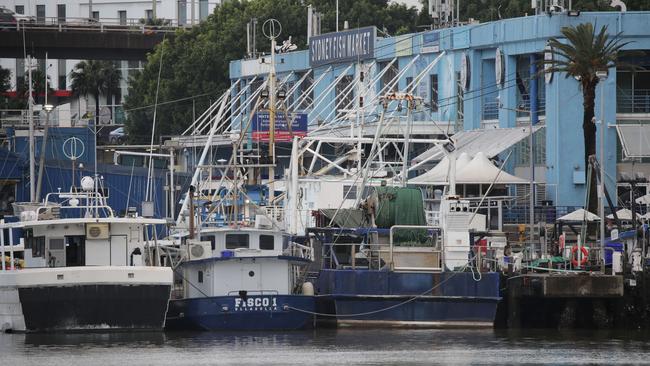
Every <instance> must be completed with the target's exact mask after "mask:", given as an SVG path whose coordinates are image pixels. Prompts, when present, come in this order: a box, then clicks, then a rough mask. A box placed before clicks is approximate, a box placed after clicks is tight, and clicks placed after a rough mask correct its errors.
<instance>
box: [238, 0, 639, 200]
mask: <svg viewBox="0 0 650 366" xmlns="http://www.w3.org/2000/svg"><path fill="white" fill-rule="evenodd" d="M584 22H591V23H593V24H595V25H596V28H599V27H600V26H604V25H606V26H607V27H608V31H609V33H610V34H611V35H615V34H618V33H620V34H621V37H622V38H623V40H624V41H625V42H630V43H629V44H628V45H626V46H625V50H650V26H649V24H650V12H626V13H621V12H598V13H592V12H583V13H581V14H579V15H578V16H569V15H568V14H567V13H553V14H552V15H546V14H544V15H537V16H527V17H522V18H514V19H506V20H500V21H495V22H489V23H482V24H471V25H467V26H462V27H456V28H446V29H440V30H433V31H427V32H423V33H415V34H407V35H402V36H396V37H390V38H380V37H378V36H377V35H376V31H375V30H374V28H372V27H370V28H363V29H360V30H352V31H348V32H347V33H346V32H339V33H338V34H328V35H321V36H317V37H315V38H312V39H311V41H312V42H311V47H312V49H311V50H300V51H295V52H291V53H286V54H279V55H277V57H276V64H277V66H276V70H277V76H278V81H279V83H280V85H282V87H283V88H284V90H287V91H288V92H289V93H288V95H287V99H286V105H287V107H288V109H289V110H294V111H302V112H305V113H307V114H308V116H309V130H310V131H317V130H319V129H322V128H323V126H328V127H327V128H329V129H332V130H337V129H338V130H339V131H345V130H346V129H348V128H349V127H347V126H349V124H350V123H355V122H354V121H355V120H354V118H352V119H351V118H346V117H345V114H346V113H347V112H346V111H349V110H351V109H359V108H361V107H363V108H365V109H364V113H363V115H364V116H366V118H368V119H371V118H372V116H373V115H374V116H376V115H377V111H378V110H379V109H378V108H380V107H376V108H375V107H374V105H379V103H377V99H378V96H379V95H380V94H384V93H385V92H386V91H391V90H395V91H405V90H407V88H408V89H409V91H411V92H412V93H414V94H415V95H417V96H419V97H421V98H422V99H423V101H424V103H425V107H424V108H420V109H418V110H417V111H416V113H414V121H413V126H414V134H415V135H429V136H435V135H440V134H441V131H442V130H444V131H448V132H450V133H461V132H462V131H468V130H481V129H494V128H516V127H518V126H520V127H523V126H528V125H529V123H531V122H530V121H531V119H532V123H534V124H535V125H536V126H538V127H539V129H538V130H537V131H536V132H535V136H534V160H535V173H534V174H535V177H534V178H535V180H536V181H537V182H540V183H541V184H542V186H543V187H544V189H539V188H538V192H537V196H538V201H542V200H550V201H552V202H553V204H555V205H558V206H582V205H584V202H585V190H586V184H585V171H586V167H585V162H584V160H583V134H582V114H583V112H582V99H583V98H582V93H581V91H580V89H579V84H578V82H577V81H576V80H574V79H573V78H567V77H565V75H562V74H555V75H553V76H552V78H548V77H545V75H543V74H540V73H539V72H538V71H539V70H538V66H537V61H538V60H540V59H543V57H544V50H545V47H546V44H547V41H548V39H549V38H551V37H557V38H561V33H560V30H561V28H562V27H565V26H575V25H578V24H580V23H584ZM288 36H289V35H282V36H281V37H288ZM367 42H369V44H367ZM630 61H631V62H633V63H635V64H637V65H639V66H650V57H649V56H648V54H647V53H646V55H645V56H638V57H635V58H634V59H631V60H630ZM269 62H270V60H269V57H268V56H267V57H264V56H263V57H262V58H259V59H245V60H236V61H233V62H231V64H230V78H231V81H232V85H233V88H232V92H231V93H232V96H233V98H234V99H233V100H234V102H233V104H232V105H231V111H232V112H233V113H232V116H233V124H234V127H235V128H244V127H245V126H246V120H247V113H248V112H249V111H250V105H251V103H247V100H250V99H251V98H250V97H252V96H253V97H254V96H256V95H255V91H256V90H257V89H258V88H259V87H260V86H261V85H262V83H263V79H264V78H265V77H266V74H267V73H268V70H269ZM648 70H650V68H648ZM409 86H410V88H409ZM601 93H602V100H603V101H604V104H603V110H604V119H605V121H606V123H607V125H608V126H609V128H606V131H605V152H606V156H605V168H606V173H607V176H608V181H607V182H606V183H607V187H608V190H609V191H610V192H615V184H616V177H617V176H618V175H619V173H620V172H622V171H628V170H630V169H634V170H637V171H638V170H639V169H640V170H647V172H646V175H648V174H647V173H650V169H648V167H647V164H639V163H638V162H637V163H635V164H632V163H630V162H629V161H628V159H625V158H626V157H630V156H632V157H633V156H635V153H634V152H631V150H629V149H626V146H625V145H634V146H636V144H635V143H633V142H630V141H628V142H627V143H626V142H625V141H622V140H621V141H619V139H618V138H617V132H618V134H619V135H621V136H622V137H623V138H624V137H625V134H626V133H627V135H628V136H629V135H632V136H634V135H641V134H643V133H645V132H644V131H645V128H646V126H645V125H646V124H647V123H648V122H649V121H650V73H647V72H646V71H641V72H638V73H636V74H631V73H629V72H626V71H623V70H615V69H611V70H609V76H608V78H607V79H606V80H605V81H604V82H601V83H599V86H598V89H597V91H596V119H598V120H600V119H601V117H602V116H601V113H600V111H601V103H600V101H601ZM371 105H373V106H372V107H369V106H371ZM373 108H374V109H373ZM402 113H403V112H402ZM357 119H358V116H357ZM621 125H635V126H636V127H635V128H638V131H639V132H638V133H635V132H634V130H629V131H628V132H625V131H623V130H622V129H620V128H619V126H621ZM599 128H600V127H599ZM515 142H516V143H515ZM486 143H488V144H489V141H488V142H486ZM646 144H648V142H646ZM634 146H632V147H631V149H634ZM509 149H514V153H513V156H512V157H511V158H510V161H509V168H508V169H509V170H511V172H512V173H515V174H516V175H517V176H520V177H522V178H528V177H530V169H529V168H528V166H529V160H528V159H529V156H528V155H529V154H528V145H527V139H518V140H516V141H514V142H513V144H511V146H509V147H508V151H509ZM639 149H640V150H643V151H637V154H636V156H642V155H643V154H644V153H645V150H644V149H643V148H638V147H637V150H639ZM505 152H507V151H505V150H504V151H502V152H500V153H499V154H500V155H501V158H503V156H504V155H505ZM415 153H418V152H415Z"/></svg>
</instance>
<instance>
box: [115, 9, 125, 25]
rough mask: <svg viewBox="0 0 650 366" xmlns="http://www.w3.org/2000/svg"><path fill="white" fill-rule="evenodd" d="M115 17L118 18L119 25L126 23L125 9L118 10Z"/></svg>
mask: <svg viewBox="0 0 650 366" xmlns="http://www.w3.org/2000/svg"><path fill="white" fill-rule="evenodd" d="M117 17H118V18H120V25H126V10H118V11H117Z"/></svg>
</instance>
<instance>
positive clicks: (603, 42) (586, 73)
mask: <svg viewBox="0 0 650 366" xmlns="http://www.w3.org/2000/svg"><path fill="white" fill-rule="evenodd" d="M561 32H562V35H564V37H565V38H566V39H567V41H568V43H563V42H562V41H560V40H559V39H557V38H551V39H550V40H549V45H550V47H551V53H552V54H553V59H552V60H545V61H544V64H546V65H548V68H547V70H546V72H564V73H566V77H573V78H575V79H576V80H578V82H579V83H580V88H581V89H582V98H583V101H582V107H583V111H584V112H583V117H582V131H583V138H584V160H585V167H587V166H588V164H589V156H590V155H595V154H596V125H595V124H594V123H593V121H592V119H593V118H594V100H595V96H596V85H598V77H597V76H596V72H597V71H607V70H609V69H611V68H613V67H618V68H631V66H630V65H628V64H625V63H623V62H620V61H619V59H618V57H619V52H620V51H621V49H622V48H623V47H624V46H625V45H626V44H628V43H629V42H621V38H620V37H619V36H620V33H619V34H617V35H615V36H614V37H610V36H609V34H608V33H607V26H603V27H602V28H600V31H599V32H598V33H597V34H596V32H595V29H594V25H593V24H592V23H582V24H579V25H577V26H576V27H563V28H562V29H561ZM590 184H591V190H590V191H589V205H588V210H589V211H591V212H596V210H597V208H598V200H597V197H596V174H595V173H593V174H592V175H591V183H590Z"/></svg>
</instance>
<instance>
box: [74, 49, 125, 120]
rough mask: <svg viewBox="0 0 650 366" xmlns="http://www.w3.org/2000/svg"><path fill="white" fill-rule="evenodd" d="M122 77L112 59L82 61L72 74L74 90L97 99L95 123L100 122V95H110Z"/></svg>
mask: <svg viewBox="0 0 650 366" xmlns="http://www.w3.org/2000/svg"><path fill="white" fill-rule="evenodd" d="M121 78H122V76H121V74H120V71H119V70H118V69H116V68H115V65H113V63H112V62H110V61H96V60H87V61H81V62H79V63H78V64H76V65H75V68H74V70H73V71H72V73H71V74H70V80H72V84H71V88H72V92H73V93H74V94H75V95H88V94H90V95H92V96H93V98H94V99H95V125H97V124H98V122H99V96H100V95H110V94H111V92H112V91H113V90H115V89H117V88H118V87H119V86H120V79H121Z"/></svg>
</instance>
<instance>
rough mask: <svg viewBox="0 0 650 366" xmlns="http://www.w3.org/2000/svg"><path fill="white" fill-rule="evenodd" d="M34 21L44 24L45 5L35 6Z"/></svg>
mask: <svg viewBox="0 0 650 366" xmlns="http://www.w3.org/2000/svg"><path fill="white" fill-rule="evenodd" d="M36 21H38V22H39V23H44V22H45V5H36Z"/></svg>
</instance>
